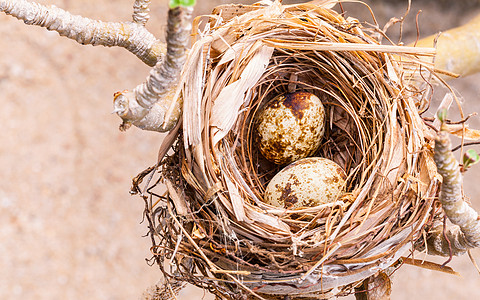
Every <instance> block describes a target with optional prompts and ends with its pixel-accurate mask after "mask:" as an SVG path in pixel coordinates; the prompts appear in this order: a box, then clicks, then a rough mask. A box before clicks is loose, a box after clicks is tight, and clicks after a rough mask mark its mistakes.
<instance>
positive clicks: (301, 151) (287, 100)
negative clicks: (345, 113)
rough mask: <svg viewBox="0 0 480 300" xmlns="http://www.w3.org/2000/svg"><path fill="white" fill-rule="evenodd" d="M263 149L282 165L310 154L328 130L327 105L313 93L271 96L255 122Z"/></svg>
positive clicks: (265, 153) (272, 160)
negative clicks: (324, 105) (326, 129)
mask: <svg viewBox="0 0 480 300" xmlns="http://www.w3.org/2000/svg"><path fill="white" fill-rule="evenodd" d="M256 130H257V134H258V137H259V145H258V147H259V150H260V153H262V155H263V156H264V157H265V158H266V159H267V160H269V161H271V162H273V163H275V164H278V165H283V164H287V163H291V162H293V161H296V160H298V159H301V158H304V157H308V156H309V155H311V154H313V153H314V152H315V151H316V150H317V149H318V147H319V146H320V141H321V138H322V137H323V134H324V132H325V109H324V108H323V105H322V102H321V101H320V99H319V98H318V97H317V96H315V95H314V94H312V93H308V92H302V91H301V92H295V93H291V94H286V95H280V96H277V97H275V98H274V99H272V100H271V101H270V102H269V103H268V104H267V105H266V106H265V107H264V108H263V109H262V111H261V112H260V113H259V115H258V117H257V122H256Z"/></svg>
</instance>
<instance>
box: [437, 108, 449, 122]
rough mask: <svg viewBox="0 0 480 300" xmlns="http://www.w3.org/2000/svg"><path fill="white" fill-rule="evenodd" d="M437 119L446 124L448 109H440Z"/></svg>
mask: <svg viewBox="0 0 480 300" xmlns="http://www.w3.org/2000/svg"><path fill="white" fill-rule="evenodd" d="M437 117H438V120H440V122H442V123H445V121H446V120H447V109H446V108H442V109H440V110H439V111H438V112H437Z"/></svg>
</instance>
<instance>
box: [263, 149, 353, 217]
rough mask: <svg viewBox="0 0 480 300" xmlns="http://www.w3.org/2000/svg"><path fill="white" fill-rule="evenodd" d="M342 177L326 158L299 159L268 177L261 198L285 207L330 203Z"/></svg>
mask: <svg viewBox="0 0 480 300" xmlns="http://www.w3.org/2000/svg"><path fill="white" fill-rule="evenodd" d="M346 178H347V176H346V174H345V171H344V170H343V169H342V168H341V167H340V166H339V165H338V164H336V163H335V162H333V161H331V160H329V159H326V158H321V157H308V158H304V159H300V160H298V161H296V162H294V163H291V164H290V165H288V166H287V167H285V168H284V169H283V170H281V171H280V172H278V173H277V174H276V175H275V176H274V177H273V178H272V180H271V181H270V182H269V183H268V185H267V188H266V190H265V195H264V201H265V202H266V203H268V204H270V205H273V206H276V207H281V208H286V209H296V208H300V207H313V206H317V205H321V204H325V203H330V202H333V201H335V200H336V199H337V198H338V197H339V196H341V195H342V193H343V191H344V189H345V181H346Z"/></svg>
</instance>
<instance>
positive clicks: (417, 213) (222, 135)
mask: <svg viewBox="0 0 480 300" xmlns="http://www.w3.org/2000/svg"><path fill="white" fill-rule="evenodd" d="M332 7H333V4H332V3H331V2H328V1H327V2H326V3H325V2H324V4H318V3H317V4H312V3H309V4H308V3H307V4H298V5H281V4H280V3H277V2H275V3H273V4H272V5H269V6H263V5H260V4H259V5H254V6H238V5H237V6H233V5H232V6H222V7H219V8H216V9H215V10H214V13H213V14H212V15H211V16H208V18H207V20H208V23H207V25H206V28H205V30H204V31H203V32H202V33H201V34H198V35H197V37H196V38H197V39H196V42H195V43H194V45H193V46H192V49H191V50H190V52H189V56H188V60H187V63H186V65H185V68H184V70H183V73H182V79H181V81H180V84H181V89H182V96H183V99H184V104H183V106H184V113H183V118H182V122H181V123H180V124H179V125H178V126H177V127H176V129H175V130H174V131H172V132H171V133H170V134H169V136H168V137H167V138H166V140H165V142H164V145H163V146H162V149H161V151H160V152H161V154H160V158H161V160H160V161H159V163H158V165H157V166H156V169H157V168H158V170H160V172H151V171H152V170H153V168H150V169H148V170H147V171H146V172H145V173H143V174H141V175H140V176H139V177H138V178H137V180H136V184H138V183H139V182H140V181H141V180H142V179H143V178H144V177H145V176H146V175H147V174H148V173H149V172H151V173H150V174H151V177H150V178H149V179H150V180H149V181H148V183H147V187H146V189H145V192H144V195H145V200H146V203H147V211H146V215H147V217H148V220H149V222H150V225H151V228H150V229H151V236H152V242H153V244H154V246H153V247H152V251H153V253H154V257H155V258H156V260H157V262H158V263H159V265H160V267H161V269H162V270H163V271H164V273H165V276H166V279H167V280H168V282H170V283H172V282H176V281H178V282H181V281H186V282H189V283H193V284H195V285H197V286H200V287H204V288H208V289H209V290H210V291H212V292H213V293H215V294H216V295H218V296H219V297H224V298H230V299H243V298H242V297H248V298H252V299H253V298H255V297H257V296H261V297H264V298H267V299H276V298H279V299H283V297H284V296H285V295H289V296H290V297H291V298H293V299H295V298H302V297H305V298H308V297H310V298H319V299H320V298H328V297H332V296H335V295H342V294H346V293H349V292H351V290H352V287H354V286H355V285H357V284H358V283H359V282H360V281H362V280H363V279H365V278H367V277H369V276H371V275H373V274H375V273H376V272H378V271H379V270H383V269H386V268H388V267H390V266H391V265H392V264H394V263H395V262H396V261H397V260H398V259H399V258H400V257H401V256H402V255H405V253H406V252H407V250H408V249H411V248H412V243H414V242H418V240H419V239H420V238H421V237H422V234H423V233H424V232H423V230H424V229H423V228H424V227H425V225H427V224H428V222H429V220H431V217H432V215H433V214H434V211H435V209H434V206H433V199H434V196H435V194H436V192H437V188H438V180H437V179H436V177H437V174H436V169H435V166H434V163H433V160H432V151H431V145H432V143H431V142H432V140H433V138H432V135H431V133H429V129H428V128H427V126H426V125H425V123H424V121H423V120H422V118H421V117H420V113H421V112H422V111H424V110H425V109H426V108H427V107H428V105H429V103H428V101H429V100H428V99H427V96H426V93H427V91H428V88H422V87H423V86H427V87H428V86H429V85H428V84H425V83H426V81H425V82H422V80H424V79H422V78H431V77H432V74H431V73H430V72H429V71H428V70H429V66H428V65H425V64H423V63H421V62H420V60H418V57H420V56H423V55H431V54H432V53H431V51H427V50H428V49H427V50H425V49H416V48H408V47H400V46H395V45H387V46H382V45H380V44H379V43H378V42H377V41H376V40H375V39H373V38H372V37H371V36H370V35H368V34H367V33H371V32H374V31H375V30H374V29H368V28H364V27H363V26H362V25H360V23H359V22H358V21H357V20H355V19H351V18H348V19H344V18H343V17H342V16H341V15H340V14H339V13H337V12H335V11H334V10H332ZM203 20H205V18H203ZM197 21H198V20H197ZM197 23H198V22H196V23H194V32H197V30H198V29H197V28H196V24H197ZM420 70H421V71H422V75H419V74H420ZM419 78H420V79H421V80H418V79H419ZM300 90H302V91H308V92H311V93H314V94H316V95H317V96H319V98H320V99H322V101H323V105H324V107H325V110H326V120H327V122H326V124H327V126H326V133H325V137H324V138H323V140H322V143H321V146H320V148H319V150H318V151H317V152H316V153H315V154H314V155H313V156H318V157H325V158H328V159H331V160H333V161H335V162H336V163H337V164H339V165H340V166H341V167H342V168H343V169H344V170H345V171H346V173H347V175H348V178H347V183H346V192H345V193H344V194H343V195H341V196H340V197H338V199H336V201H334V202H332V203H327V204H323V205H320V206H315V207H305V208H301V209H295V210H290V209H284V208H278V207H273V206H269V205H267V204H265V203H264V202H263V193H264V190H265V187H266V185H267V183H268V182H269V180H270V179H271V178H272V177H273V175H275V174H276V173H277V172H278V171H280V170H281V168H282V166H277V165H274V164H271V163H269V162H268V161H266V160H265V159H263V158H262V156H261V155H260V154H259V152H258V150H257V147H256V144H255V137H254V136H255V130H254V124H255V116H256V114H257V113H258V111H259V110H260V109H261V108H262V107H263V106H264V105H265V103H267V102H268V101H269V100H271V99H272V98H273V97H275V96H276V95H278V94H283V93H287V92H294V91H300ZM155 176H156V177H155ZM160 185H162V186H165V187H166V192H164V193H163V194H162V193H161V190H160V188H159V186H160ZM137 187H138V186H137ZM166 262H170V266H168V265H167V264H166ZM245 295H247V296H245Z"/></svg>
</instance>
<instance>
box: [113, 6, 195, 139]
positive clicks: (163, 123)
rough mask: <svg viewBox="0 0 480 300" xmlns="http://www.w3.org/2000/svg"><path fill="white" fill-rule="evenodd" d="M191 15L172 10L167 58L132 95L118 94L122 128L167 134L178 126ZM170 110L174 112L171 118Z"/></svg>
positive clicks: (188, 11) (184, 9) (183, 9)
mask: <svg viewBox="0 0 480 300" xmlns="http://www.w3.org/2000/svg"><path fill="white" fill-rule="evenodd" d="M192 12H193V7H182V6H177V7H175V8H170V9H169V11H168V25H167V54H166V56H165V59H164V60H163V61H162V62H161V63H157V64H156V65H155V67H154V68H153V69H152V71H151V72H150V75H149V76H148V78H147V80H146V81H145V82H144V83H142V84H140V85H139V86H137V87H136V88H135V89H134V90H133V92H130V91H124V92H120V93H117V94H116V95H115V98H114V106H115V112H116V113H117V114H118V115H119V116H120V117H121V118H122V119H123V121H124V124H122V126H121V129H126V128H128V126H129V124H133V125H135V126H137V127H139V128H142V129H145V130H152V131H161V132H165V131H169V130H170V129H171V128H173V127H174V126H175V124H176V123H177V121H178V119H179V117H180V115H181V104H182V103H181V102H182V99H181V95H180V93H179V92H178V91H177V89H176V87H177V86H178V79H179V77H180V72H181V70H182V68H183V65H184V64H185V60H186V53H187V45H188V42H189V39H190V32H191V29H192V24H191V16H192ZM169 111H171V112H172V113H171V114H168V115H169V117H168V116H167V112H169Z"/></svg>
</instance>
